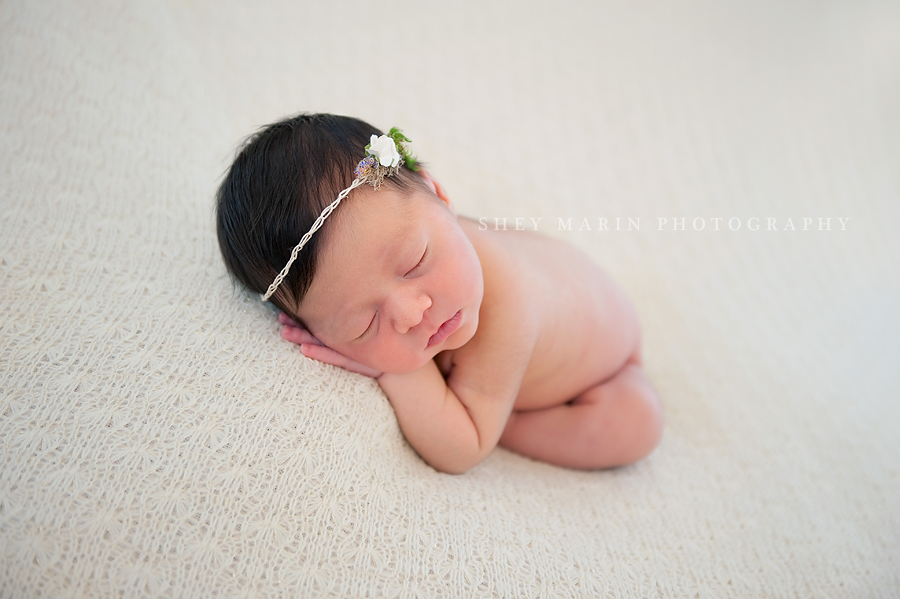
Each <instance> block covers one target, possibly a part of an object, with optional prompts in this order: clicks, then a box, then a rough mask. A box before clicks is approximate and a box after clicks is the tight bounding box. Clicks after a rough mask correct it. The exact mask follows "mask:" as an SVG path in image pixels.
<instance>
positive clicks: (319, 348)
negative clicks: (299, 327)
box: [300, 343, 382, 378]
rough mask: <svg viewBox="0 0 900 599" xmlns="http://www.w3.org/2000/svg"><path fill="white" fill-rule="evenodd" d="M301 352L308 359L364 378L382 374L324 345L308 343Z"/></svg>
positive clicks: (302, 347)
mask: <svg viewBox="0 0 900 599" xmlns="http://www.w3.org/2000/svg"><path fill="white" fill-rule="evenodd" d="M300 351H301V352H303V355H304V356H306V357H307V358H312V359H313V360H318V361H319V362H325V363H326V364H331V365H332V366H337V367H339V368H343V369H344V370H349V371H350V372H355V373H357V374H362V375H364V376H370V377H372V378H378V377H379V376H381V374H382V373H381V372H379V371H377V370H375V369H374V368H369V367H368V366H365V365H363V364H360V363H359V362H356V361H355V360H351V359H350V358H348V357H347V356H345V355H344V354H341V353H338V352H336V351H334V350H333V349H331V348H330V347H326V346H324V345H311V344H308V343H304V344H303V345H301V346H300Z"/></svg>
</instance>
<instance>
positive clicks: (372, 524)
mask: <svg viewBox="0 0 900 599" xmlns="http://www.w3.org/2000/svg"><path fill="white" fill-rule="evenodd" d="M898 30H900V11H898V9H897V5H896V4H888V3H879V2H867V1H865V2H853V3H833V4H820V3H804V2H793V1H788V2H769V3H762V4H761V3H757V2H750V1H747V2H742V3H724V4H723V3H719V2H712V1H708V2H707V1H698V2H688V3H687V4H685V3H676V4H673V5H672V6H671V7H668V8H667V7H664V6H662V5H660V6H651V5H647V6H645V5H643V4H630V3H628V4H621V3H618V4H612V3H603V4H601V3H587V2H584V3H582V2H574V1H572V2H568V1H564V2H492V1H487V2H485V1H479V2H475V1H469V0H466V1H464V2H452V3H448V2H445V3H421V2H412V1H409V2H406V1H398V2H393V1H392V2H369V3H362V2H359V3H349V2H348V3H338V2H333V3H324V2H289V1H283V2H278V1H272V2H261V3H246V4H245V5H236V4H230V3H228V4H223V3H219V2H207V1H202V0H201V1H198V2H191V3H184V2H180V1H177V0H162V1H159V2H138V1H134V2H125V3H113V2H105V1H104V0H98V1H96V2H78V3H75V2H31V1H26V0H6V1H5V2H2V3H0V597H4V598H6V597H160V596H165V597H170V596H171V597H190V598H193V597H213V596H219V597H238V596H246V597H275V596H284V597H380V596H389V597H394V596H397V597H437V596H441V597H482V596H484V597H503V598H505V597H628V598H632V597H633V598H645V597H677V598H681V597H826V596H827V597H896V596H898V593H900V590H898V589H900V576H898V572H900V516H898V514H900V467H898V462H900V435H898V427H900V377H898V375H897V364H898V363H900V342H898V333H900V317H898V310H897V308H898V305H900V276H898V273H900V242H898V240H897V227H898V223H900V167H898V165H900V110H898V107H900V41H898V40H900V38H898V36H897V31H898ZM300 110H313V111H320V110H321V111H330V112H338V113H344V114H352V115H356V116H360V117H362V118H365V119H367V120H369V121H371V122H373V123H375V124H377V125H379V126H382V127H389V126H391V125H394V124H396V125H400V126H402V127H403V129H404V131H405V132H406V133H407V134H408V135H409V136H410V138H411V139H412V140H413V145H414V147H415V151H416V152H417V153H418V155H419V156H421V157H422V158H424V159H425V160H427V161H429V163H430V168H431V171H432V173H433V174H434V175H435V176H436V177H437V178H438V179H439V180H440V181H441V182H442V183H443V185H444V186H445V188H446V189H447V190H448V193H450V194H451V196H452V197H453V198H454V200H455V202H456V205H457V208H458V209H459V211H460V212H462V213H465V214H469V215H472V216H475V217H484V218H485V219H486V221H485V222H486V223H488V224H490V225H491V226H493V225H494V223H495V222H502V220H498V221H495V220H494V219H504V218H506V219H507V223H508V226H510V227H512V226H514V224H515V222H516V221H515V220H514V219H515V218H516V217H519V218H523V219H525V220H524V221H521V223H522V225H523V226H528V227H531V222H532V221H531V220H530V219H532V218H534V219H538V218H540V219H541V220H540V221H539V225H538V228H539V229H540V230H542V231H545V232H546V233H547V234H548V235H554V236H558V237H561V238H565V239H568V240H570V241H571V242H572V243H575V244H578V245H579V246H581V247H583V248H584V249H585V250H586V251H588V252H590V253H591V254H592V255H593V256H594V257H595V258H596V259H597V261H599V262H600V263H602V264H603V265H604V266H605V267H606V268H607V269H609V270H610V271H611V272H612V273H613V275H614V276H615V277H616V278H617V279H618V280H619V281H620V282H621V284H622V285H623V286H624V287H625V288H626V289H627V290H628V291H629V293H630V294H631V295H632V297H633V298H634V300H635V302H636V304H637V306H638V309H639V311H640V314H641V316H642V319H643V326H644V334H645V338H644V340H645V357H646V364H647V368H648V370H649V372H650V374H651V375H652V377H653V379H654V381H655V383H656V384H657V386H658V388H659V391H660V394H661V396H662V398H663V402H664V407H665V410H666V414H667V429H666V433H665V437H664V440H663V442H662V445H661V446H660V448H659V449H658V451H657V452H656V453H655V454H654V455H652V456H651V457H650V458H649V459H647V460H645V461H643V462H641V463H639V464H637V465H635V466H632V467H628V468H623V469H620V470H616V471H609V472H574V471H567V470H563V469H560V468H555V467H551V466H548V465H544V464H540V463H534V462H531V461H528V460H526V459H524V458H521V457H519V456H516V455H514V454H511V453H508V452H505V451H502V450H498V451H496V452H494V454H492V455H491V457H490V458H489V459H488V460H487V461H486V462H485V463H484V464H482V465H481V466H479V467H478V468H476V469H475V470H473V471H472V472H470V473H469V474H466V475H464V476H458V477H454V476H447V475H443V474H439V473H437V472H435V471H433V470H431V469H430V468H429V467H428V466H426V465H425V464H424V463H423V462H422V461H421V460H420V459H419V458H418V457H417V456H416V454H415V453H414V452H413V451H412V450H411V449H410V447H409V446H408V445H407V444H406V443H405V441H404V439H403V437H402V435H401V433H400V430H399V428H398V426H397V423H396V420H395V418H394V416H393V413H392V412H391V409H390V406H389V405H388V403H387V401H386V400H385V398H384V396H383V395H382V394H381V393H380V391H379V389H378V387H377V385H376V384H375V383H374V382H372V381H370V380H367V379H365V378H361V377H358V376H352V375H348V374H346V373H343V372H340V371H338V370H335V369H333V368H330V367H326V366H322V365H319V364H316V363H312V362H310V361H308V360H306V359H304V358H303V357H302V356H301V355H300V354H299V352H298V351H297V350H296V348H294V347H292V346H291V345H290V344H288V343H286V342H283V341H282V340H281V339H280V338H279V336H278V326H277V324H276V322H275V320H274V314H273V313H272V312H271V311H270V310H269V309H268V308H266V307H265V306H263V305H262V304H260V303H259V302H258V301H257V300H256V299H254V298H251V297H247V296H245V295H244V294H243V293H241V292H239V291H236V290H234V289H233V287H232V285H231V283H230V282H229V280H228V279H227V277H226V275H225V270H224V268H223V266H222V264H221V262H220V259H219V256H218V250H217V246H216V240H215V235H214V231H213V227H212V208H211V206H212V195H213V193H214V190H215V187H216V184H217V182H218V180H219V178H220V176H221V174H222V173H223V171H224V170H225V168H226V166H227V164H228V163H229V160H230V158H231V156H232V151H233V149H234V148H235V146H236V144H237V143H238V141H239V140H240V139H241V138H242V137H243V136H244V135H246V134H248V133H250V132H251V131H253V130H254V128H256V127H257V126H260V125H262V124H265V123H267V122H269V121H272V120H274V119H276V118H279V117H281V116H284V115H286V114H290V113H293V112H296V111H300ZM617 218H619V219H620V220H619V221H616V219H617ZM629 218H630V219H632V220H634V222H635V224H637V226H638V228H637V229H635V228H634V225H632V229H631V230H628V229H627V226H628V224H629V220H628V219H629ZM716 218H720V219H722V220H720V221H715V220H714V219H716ZM754 218H756V219H759V220H753V219H754ZM807 218H808V219H810V220H809V221H808V222H807V221H805V220H804V219H807ZM560 219H562V221H560ZM569 219H571V220H569ZM600 219H606V223H607V226H608V227H609V229H610V230H607V231H604V230H600V229H601V224H602V221H601V220H600ZM659 219H666V220H665V221H660V220H659ZM676 219H683V220H676ZM767 219H772V220H767ZM820 219H821V220H820ZM825 219H831V220H825ZM839 219H849V220H846V221H843V222H844V227H845V229H846V230H842V221H840V220H839ZM789 221H790V225H789V224H788V222H789ZM561 222H562V224H560V223H561ZM617 222H618V223H619V226H620V229H621V230H615V227H616V223H617ZM661 222H662V224H661V225H660V223H661ZM569 224H570V226H571V229H568V226H569ZM701 225H702V229H701ZM757 225H758V226H759V228H758V230H753V229H754V227H755V226H757ZM791 225H792V226H793V227H794V229H795V230H793V231H792V230H790V226H791ZM716 226H718V228H719V230H718V231H716V230H715V228H716ZM736 226H739V228H738V229H737V230H733V229H734V228H735V227H736ZM770 226H771V227H775V229H776V230H770ZM804 226H805V228H806V230H804ZM820 227H821V228H822V229H825V228H826V227H830V230H820ZM786 228H787V229H788V230H785V229H786ZM660 229H661V230H660Z"/></svg>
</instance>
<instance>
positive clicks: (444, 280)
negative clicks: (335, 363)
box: [298, 187, 484, 373]
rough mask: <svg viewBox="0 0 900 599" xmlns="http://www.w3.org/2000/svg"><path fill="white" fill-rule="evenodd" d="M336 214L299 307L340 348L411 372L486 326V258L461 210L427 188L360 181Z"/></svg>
mask: <svg viewBox="0 0 900 599" xmlns="http://www.w3.org/2000/svg"><path fill="white" fill-rule="evenodd" d="M330 220H332V222H331V223H329V224H330V228H329V231H328V235H327V236H326V237H325V243H324V244H323V248H322V251H321V254H320V256H319V262H318V264H317V269H316V271H317V274H316V276H315V278H314V279H313V282H312V285H311V286H310V288H309V291H308V292H307V295H306V297H305V298H304V300H303V304H302V305H301V306H300V309H299V310H298V315H299V316H300V318H301V319H302V320H303V322H304V323H305V324H306V326H307V327H308V328H309V330H310V332H312V334H313V335H315V336H316V337H317V338H318V339H319V340H320V341H322V342H323V343H325V344H326V345H327V346H329V347H331V348H332V349H334V350H336V351H338V352H340V353H342V354H344V355H345V356H347V357H349V358H351V359H353V360H356V361H357V362H359V363H361V364H365V365H367V366H370V367H372V368H375V369H377V370H380V371H382V372H391V373H401V372H411V371H413V370H416V369H418V368H421V367H422V366H423V365H425V364H426V363H427V362H428V360H431V359H432V358H433V357H434V356H435V355H436V354H437V353H438V352H441V351H443V350H448V349H457V348H459V347H461V346H463V345H464V344H465V343H466V342H468V341H469V340H470V339H471V338H472V336H473V335H474V334H475V330H476V328H477V327H478V311H479V309H480V307H481V299H482V296H483V294H484V281H483V278H482V271H481V262H480V261H479V259H478V255H477V254H476V253H475V249H474V248H473V247H472V244H471V242H470V241H469V239H468V237H467V236H466V234H465V233H464V232H463V230H462V228H461V227H460V226H459V222H458V221H457V219H456V216H455V215H454V214H453V212H452V210H451V209H450V208H449V207H448V205H447V204H446V203H445V202H444V201H442V200H441V199H439V198H438V197H436V196H434V195H432V194H429V193H427V192H425V191H423V190H419V189H415V190H413V191H412V192H400V191H396V190H394V189H391V188H381V189H380V190H378V191H375V190H374V189H372V188H370V187H366V188H365V189H359V190H357V191H355V192H354V194H353V195H351V196H350V197H349V198H348V199H347V200H344V202H342V203H341V205H340V207H339V208H338V209H337V210H336V211H335V213H334V214H333V215H332V216H331V217H330Z"/></svg>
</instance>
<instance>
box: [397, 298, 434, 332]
mask: <svg viewBox="0 0 900 599" xmlns="http://www.w3.org/2000/svg"><path fill="white" fill-rule="evenodd" d="M430 307H431V298H430V297H429V296H428V295H426V294H424V293H412V294H410V295H409V296H408V297H407V298H406V299H405V300H404V301H402V302H401V303H400V306H398V308H399V309H398V311H397V316H396V320H395V324H394V326H395V328H396V329H397V332H398V333H400V334H401V335H405V334H406V333H408V332H409V330H410V329H413V328H415V327H416V326H417V325H418V324H419V323H420V322H422V319H423V318H424V317H425V310H427V309H428V308H430Z"/></svg>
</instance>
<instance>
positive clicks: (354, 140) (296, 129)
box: [216, 114, 425, 320]
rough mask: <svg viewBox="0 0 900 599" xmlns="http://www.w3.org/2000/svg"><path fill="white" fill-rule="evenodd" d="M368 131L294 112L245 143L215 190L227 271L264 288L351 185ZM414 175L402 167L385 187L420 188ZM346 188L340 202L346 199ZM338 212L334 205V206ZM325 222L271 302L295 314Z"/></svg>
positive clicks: (352, 122)
mask: <svg viewBox="0 0 900 599" xmlns="http://www.w3.org/2000/svg"><path fill="white" fill-rule="evenodd" d="M372 135H382V132H381V131H379V130H378V129H376V128H375V127H373V126H372V125H369V124H368V123H365V122H363V121H361V120H359V119H354V118H351V117H345V116H336V115H332V114H299V115H297V116H293V117H290V118H287V119H285V120H282V121H279V122H277V123H273V124H271V125H268V126H267V127H263V128H262V129H260V130H259V131H257V132H256V133H255V134H253V135H251V136H250V137H249V138H247V140H245V142H244V144H243V146H242V147H241V149H240V150H239V151H238V154H237V157H236V158H235V159H234V163H232V165H231V168H230V169H229V170H228V172H227V173H226V175H225V180H224V181H222V185H221V186H220V187H219V191H218V193H217V194H216V228H217V232H218V237H219V249H220V250H221V251H222V258H223V259H224V260H225V266H226V268H227V269H228V272H229V273H231V276H232V277H233V278H234V279H235V280H236V281H238V282H239V283H240V284H242V285H243V286H244V287H246V288H247V289H248V290H250V291H251V292H256V293H263V292H265V291H266V289H268V287H269V285H270V284H271V283H272V281H273V279H274V278H275V276H276V275H277V274H278V273H279V272H280V271H281V269H282V268H283V267H284V265H285V264H286V263H287V261H288V259H289V258H290V254H291V250H292V249H293V248H294V246H295V245H297V242H299V241H300V238H301V237H302V236H303V235H304V234H305V233H306V232H307V231H309V229H310V227H311V226H312V224H313V222H314V221H315V220H316V218H318V216H319V214H321V213H322V210H323V209H324V208H325V207H326V206H328V205H329V204H330V203H331V202H332V201H334V199H335V198H336V197H337V196H338V194H339V193H340V192H341V191H342V190H344V189H346V188H347V187H349V186H350V184H351V183H352V182H353V177H354V175H353V169H354V168H356V165H357V164H358V163H359V161H360V160H361V159H363V158H365V147H366V145H368V144H369V140H370V137H371V136H372ZM424 185H425V184H424V181H423V179H422V177H421V175H420V174H419V173H418V172H414V171H412V170H410V169H409V168H406V167H402V168H401V169H400V171H399V172H397V174H395V175H393V176H391V177H388V178H386V179H385V181H384V186H386V187H394V188H395V189H403V190H405V189H409V188H411V187H414V186H418V187H424ZM352 199H353V193H351V194H350V196H349V197H348V198H347V200H344V201H351V200H352ZM338 210H340V207H338ZM328 224H329V221H325V225H324V226H323V227H322V229H320V230H319V231H318V232H317V233H316V234H315V235H313V236H312V238H311V239H310V240H309V242H308V243H307V244H306V245H305V246H304V247H303V249H302V250H301V251H300V254H299V255H298V256H297V260H296V262H294V264H293V265H292V266H291V269H290V272H289V273H288V275H287V277H285V279H284V281H283V282H282V284H281V286H280V287H279V288H278V290H277V291H276V292H275V293H274V294H273V295H272V296H271V298H270V300H271V301H272V303H273V304H275V305H276V306H277V307H278V308H280V309H281V310H282V311H284V312H285V313H286V314H287V315H288V316H291V317H292V318H294V319H295V320H296V319H297V307H298V306H299V305H300V302H302V301H303V297H304V296H305V295H306V292H307V291H308V290H309V286H310V285H311V284H312V281H313V277H314V276H315V274H316V258H317V256H318V252H319V248H321V247H322V246H321V243H322V241H323V240H324V238H325V235H327V234H328V230H327V229H328Z"/></svg>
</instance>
